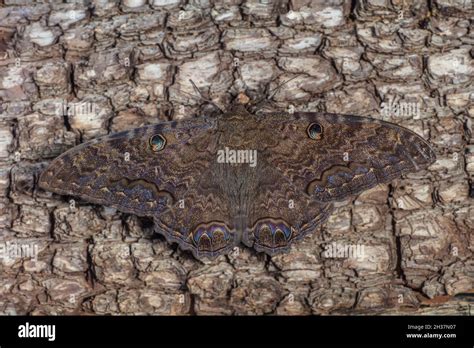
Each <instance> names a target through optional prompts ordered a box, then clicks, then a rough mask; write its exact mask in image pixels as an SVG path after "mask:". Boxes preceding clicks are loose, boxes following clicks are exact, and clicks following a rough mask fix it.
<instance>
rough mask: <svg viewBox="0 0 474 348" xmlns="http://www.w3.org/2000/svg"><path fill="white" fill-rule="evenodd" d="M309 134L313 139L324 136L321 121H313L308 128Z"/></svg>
mask: <svg viewBox="0 0 474 348" xmlns="http://www.w3.org/2000/svg"><path fill="white" fill-rule="evenodd" d="M306 132H307V133H308V136H309V137H310V138H311V139H313V140H319V139H321V138H322V137H323V126H321V125H320V124H319V123H311V124H310V125H309V126H308V128H307V129H306Z"/></svg>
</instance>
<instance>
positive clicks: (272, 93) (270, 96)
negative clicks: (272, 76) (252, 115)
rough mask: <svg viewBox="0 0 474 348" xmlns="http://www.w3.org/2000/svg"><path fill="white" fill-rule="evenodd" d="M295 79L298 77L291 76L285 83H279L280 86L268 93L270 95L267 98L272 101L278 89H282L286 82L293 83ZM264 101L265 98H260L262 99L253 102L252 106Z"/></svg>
mask: <svg viewBox="0 0 474 348" xmlns="http://www.w3.org/2000/svg"><path fill="white" fill-rule="evenodd" d="M297 77H298V75H296V76H293V77H292V78H290V79H288V80H286V81H283V82H282V83H280V85H278V86H276V87H275V89H274V90H273V91H270V92H269V93H270V95H269V96H268V99H272V98H273V97H274V96H275V94H276V92H278V90H279V89H280V88H282V87H283V86H284V85H286V84H287V83H288V82H290V81H293V80H294V79H296V78H297ZM264 99H267V97H262V98H260V99H259V100H258V101H257V102H255V104H254V105H255V106H257V105H258V104H260V103H261V102H262V101H263V100H264Z"/></svg>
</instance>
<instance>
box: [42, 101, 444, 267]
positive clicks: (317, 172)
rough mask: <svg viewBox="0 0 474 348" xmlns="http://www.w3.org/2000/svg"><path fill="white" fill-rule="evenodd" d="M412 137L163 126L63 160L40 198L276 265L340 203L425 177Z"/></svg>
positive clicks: (276, 117) (345, 121)
mask: <svg viewBox="0 0 474 348" xmlns="http://www.w3.org/2000/svg"><path fill="white" fill-rule="evenodd" d="M434 160H435V155H434V152H433V150H432V149H431V148H430V146H429V144H428V143H427V142H426V141H425V140H423V139H422V138H421V137H420V136H418V135H416V134H415V133H413V132H412V131H410V130H408V129H406V128H403V127H400V126H397V125H395V124H391V123H388V122H384V121H379V120H374V119H369V118H364V117H357V116H347V115H346V116H344V115H337V114H329V113H298V112H295V113H293V114H288V113H273V114H253V113H250V112H248V111H247V110H246V108H245V107H244V106H243V105H237V106H235V107H233V108H232V110H230V111H228V112H225V113H224V114H222V115H221V116H219V117H214V118H211V117H200V118H195V119H189V120H182V121H171V122H164V123H160V124H156V125H152V126H148V127H143V128H137V129H133V130H130V131H126V132H121V133H116V134H113V135H109V136H105V137H101V138H98V139H96V140H93V141H89V142H87V143H84V144H81V145H79V146H76V147H74V148H73V149H71V150H69V151H67V152H66V153H64V154H62V155H61V156H59V157H58V158H56V159H55V160H54V161H53V162H52V163H51V164H50V165H49V167H48V168H47V169H46V170H45V171H44V172H43V173H42V175H41V177H40V180H39V184H40V186H41V187H42V188H44V189H46V190H49V191H52V192H55V193H59V194H65V195H73V196H78V197H81V198H82V199H84V200H86V201H89V202H93V203H97V204H103V205H107V206H111V207H114V208H116V209H118V210H119V211H122V212H126V213H132V214H136V215H138V216H146V217H151V218H153V221H154V226H155V230H156V232H158V233H161V234H163V235H164V236H165V237H166V239H167V240H168V241H170V242H177V243H178V244H179V246H180V247H181V248H182V249H186V250H190V251H191V252H192V253H193V255H194V256H195V257H197V258H203V257H206V258H214V257H216V256H218V255H220V254H223V253H227V252H229V251H230V250H232V249H233V248H234V247H235V246H237V245H239V244H240V243H241V242H242V243H244V244H245V245H247V246H249V247H254V248H255V249H256V250H257V251H263V252H265V253H267V254H270V255H272V254H275V253H279V252H283V251H286V250H288V249H289V246H290V245H291V244H292V243H293V242H294V241H295V240H298V239H300V238H301V237H303V236H304V235H306V234H307V233H308V232H311V231H314V230H315V227H316V226H318V225H320V224H321V223H322V222H324V220H325V219H326V218H327V217H328V216H329V214H330V213H331V212H332V210H333V202H335V201H339V200H343V199H345V198H347V197H349V196H353V195H357V194H359V193H360V192H362V191H364V190H366V189H369V188H371V187H373V186H375V185H377V184H380V183H387V182H389V181H391V180H392V179H394V178H397V177H399V176H401V175H402V174H405V173H409V172H413V171H417V170H420V169H424V168H426V167H427V166H428V165H429V164H431V163H433V162H434Z"/></svg>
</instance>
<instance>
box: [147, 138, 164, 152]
mask: <svg viewBox="0 0 474 348" xmlns="http://www.w3.org/2000/svg"><path fill="white" fill-rule="evenodd" d="M165 145H166V138H165V137H164V136H163V135H161V134H155V135H153V136H152V137H150V146H151V150H152V151H153V152H158V151H161V150H163V149H164V148H165Z"/></svg>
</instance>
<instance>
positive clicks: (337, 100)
mask: <svg viewBox="0 0 474 348" xmlns="http://www.w3.org/2000/svg"><path fill="white" fill-rule="evenodd" d="M473 16H474V12H473V9H472V3H471V2H470V1H466V0H429V1H422V0H418V1H416V0H406V1H401V0H400V1H388V0H387V1H375V0H361V1H353V2H351V1H349V0H331V1H323V0H317V1H309V0H291V1H272V0H267V1H263V0H260V1H251V0H249V1H241V0H236V1H233V0H229V1H222V2H220V1H219V2H211V1H206V0H202V1H199V0H190V1H181V0H148V1H146V0H123V1H121V2H120V1H107V0H104V1H102V0H95V1H90V2H89V1H71V2H68V3H58V2H51V3H37V4H36V3H32V2H31V1H27V0H3V1H0V99H1V105H0V115H1V116H0V242H1V244H0V252H1V253H2V255H0V256H1V257H0V274H1V282H0V313H2V314H34V315H41V314H86V313H96V314H172V315H176V314H280V315H290V314H369V313H372V314H394V313H411V314H413V313H416V314H465V315H469V314H472V306H473V304H472V302H470V301H469V299H470V298H471V299H472V294H473V290H472V289H473V280H474V258H473V250H474V233H473V231H474V204H473V197H474V184H473V176H474V138H473V137H472V118H473V116H474V103H473V99H474V88H473V83H472V82H473V77H474V64H473V60H472V57H473V55H474V51H473V46H472V45H473V42H474V32H473V29H472V18H473ZM293 77H294V79H293V80H291V81H290V82H288V83H287V84H285V85H284V86H283V87H282V88H281V89H279V90H278V91H277V93H276V94H275V95H274V96H273V98H272V102H271V103H268V104H267V105H265V108H267V109H270V110H271V109H281V108H285V109H287V108H294V109H296V110H307V111H329V112H337V113H348V114H358V115H365V116H370V117H374V118H384V119H386V120H389V121H392V122H395V123H398V124H400V125H403V126H405V127H408V128H410V129H412V130H414V131H415V132H417V133H419V134H420V135H422V136H424V137H425V138H426V139H428V140H429V141H430V142H431V143H432V144H433V146H434V147H435V150H436V152H437V157H438V160H437V162H436V163H435V164H433V165H432V166H431V167H430V168H429V171H426V172H423V173H417V174H414V175H410V176H409V177H407V178H403V179H401V180H398V181H395V182H393V183H392V184H390V185H385V186H379V187H377V188H375V189H372V190H370V191H368V192H366V193H364V194H362V195H361V196H359V197H357V198H356V199H354V200H351V201H347V202H344V203H340V204H339V208H338V210H337V212H335V213H334V214H333V215H332V216H331V218H330V220H329V221H328V222H327V223H326V224H325V225H324V226H323V227H322V229H321V230H320V231H317V232H316V233H314V234H312V235H310V236H308V237H307V238H305V239H304V240H303V241H301V242H299V243H296V244H295V245H294V246H293V248H292V250H291V252H289V253H287V254H283V255H279V256H275V257H271V258H270V257H268V256H265V255H263V254H256V253H255V252H254V251H252V250H248V249H245V248H242V249H238V250H235V252H234V253H232V254H231V255H229V256H221V257H220V258H218V259H217V260H215V261H213V262H208V263H202V262H199V261H196V260H195V259H194V258H193V257H192V256H190V255H189V254H188V253H186V252H181V251H180V250H178V249H177V248H176V246H174V245H168V244H167V243H166V242H165V240H164V239H163V238H162V237H160V236H156V235H154V234H153V233H152V225H151V224H150V221H147V220H144V219H139V218H137V217H135V216H130V215H126V214H120V213H118V212H117V211H115V210H113V209H110V208H107V207H103V206H94V205H90V204H87V203H86V202H79V201H78V202H75V201H71V197H63V196H56V195H52V194H50V193H48V192H44V191H43V190H40V189H39V188H38V187H37V185H36V181H37V178H38V174H39V173H40V172H41V170H42V169H43V168H44V167H45V165H46V164H47V163H48V162H49V161H50V160H51V159H52V158H54V157H55V156H57V155H59V154H61V153H62V152H64V151H65V150H67V149H69V148H71V147H72V146H74V145H75V144H78V143H80V142H82V141H85V140H88V139H91V138H94V137H97V136H99V135H103V134H107V133H110V132H115V131H119V130H127V129H131V128H134V127H136V126H140V125H144V124H152V123H155V122H158V121H159V120H165V119H172V118H174V119H177V118H184V117H194V116H198V115H199V114H200V113H201V114H202V113H203V112H206V107H205V106H204V105H203V102H202V100H200V98H199V97H198V96H197V94H196V91H195V90H194V88H193V87H192V85H191V84H190V83H189V80H190V79H191V80H193V81H194V82H195V83H196V85H197V86H198V87H199V89H200V91H201V92H202V93H203V95H204V96H206V98H210V99H212V100H213V101H214V102H216V103H217V104H219V105H220V106H221V107H222V108H224V109H225V108H226V107H227V106H228V105H229V103H230V101H231V99H232V96H235V95H236V94H237V93H238V92H239V91H246V92H247V94H248V95H249V96H250V97H251V98H253V99H259V98H261V97H262V96H265V95H268V93H269V91H271V90H272V89H274V88H275V87H276V86H278V85H279V84H281V83H282V82H284V81H287V80H288V79H290V78H293ZM382 103H383V104H382ZM397 105H398V108H399V110H398V111H397ZM404 105H405V106H407V105H408V106H409V105H412V106H413V105H416V106H417V107H418V108H419V109H416V110H418V111H419V112H414V110H413V109H411V112H406V111H407V110H402V111H403V112H402V111H400V110H401V109H402V108H403V106H404ZM387 108H388V109H387ZM381 109H383V112H381ZM58 110H59V111H60V112H58ZM387 110H388V111H387ZM416 110H415V111H416ZM408 111H410V110H408ZM196 175H198V173H196ZM331 246H343V247H345V246H359V247H362V248H363V251H364V252H363V257H357V258H355V257H351V255H349V256H348V255H347V254H346V255H343V254H341V255H340V256H338V255H337V253H336V255H334V254H332V255H331V254H330V253H328V252H327V251H328V250H331V248H330V247H331ZM31 250H33V251H34V252H36V251H37V254H35V256H36V257H33V258H32V257H31V256H32V255H30V254H28V252H29V251H31Z"/></svg>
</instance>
